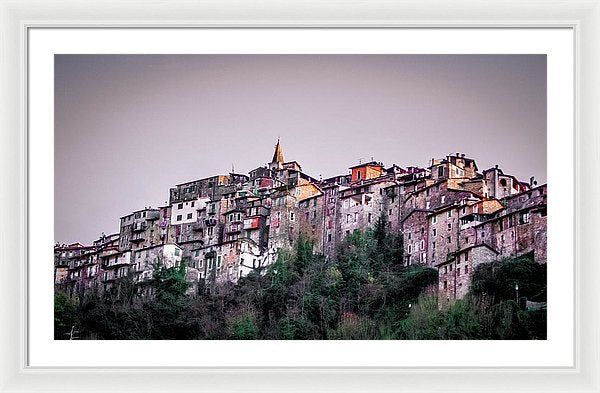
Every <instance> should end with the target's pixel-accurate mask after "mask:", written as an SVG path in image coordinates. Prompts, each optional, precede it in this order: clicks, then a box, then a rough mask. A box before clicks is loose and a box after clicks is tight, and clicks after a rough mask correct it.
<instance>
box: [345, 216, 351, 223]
mask: <svg viewBox="0 0 600 393" xmlns="http://www.w3.org/2000/svg"><path fill="white" fill-rule="evenodd" d="M350 217H352V216H351V215H350V214H346V224H348V223H349V222H350Z"/></svg>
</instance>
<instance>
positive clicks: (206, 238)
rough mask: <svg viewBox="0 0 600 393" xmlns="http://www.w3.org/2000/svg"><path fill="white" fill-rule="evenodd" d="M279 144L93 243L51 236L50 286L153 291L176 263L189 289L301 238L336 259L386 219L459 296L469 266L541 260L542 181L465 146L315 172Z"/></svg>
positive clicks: (257, 268) (414, 255) (222, 278)
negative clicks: (433, 155)
mask: <svg viewBox="0 0 600 393" xmlns="http://www.w3.org/2000/svg"><path fill="white" fill-rule="evenodd" d="M283 157H284V156H283V150H282V147H281V144H280V142H279V141H277V144H276V146H275V151H274V154H273V158H272V159H271V162H269V163H267V164H266V165H264V166H261V167H258V168H255V169H253V170H251V171H250V172H249V174H248V175H246V174H239V173H230V174H228V175H217V176H211V177H207V178H203V179H200V180H194V181H190V182H187V183H183V184H178V185H176V186H174V187H173V188H171V189H170V190H169V203H168V204H167V205H165V206H160V207H157V208H152V207H145V208H144V209H141V210H138V211H135V212H132V213H130V214H127V215H125V216H123V217H121V218H120V222H119V232H118V233H114V234H111V235H105V234H102V236H101V237H100V238H99V239H98V240H96V241H95V242H94V243H93V244H92V245H89V246H85V245H82V244H79V243H75V244H70V245H66V244H57V245H56V246H55V248H54V252H55V262H54V267H55V269H54V271H55V275H54V282H55V287H56V289H57V290H60V291H64V292H66V293H68V294H70V295H72V296H81V295H82V294H83V293H84V292H85V291H88V290H91V289H95V290H99V291H106V290H108V289H110V288H112V287H116V288H118V287H119V283H120V282H122V280H123V279H124V278H128V279H130V280H133V283H134V284H135V285H137V286H139V291H138V293H140V295H141V296H148V297H149V296H152V286H151V285H150V284H151V283H152V279H153V278H152V277H153V272H154V271H155V269H157V268H158V267H159V266H166V267H172V266H177V265H179V264H180V263H182V262H183V263H185V268H186V276H187V279H188V281H189V282H190V283H191V284H192V285H191V286H190V289H189V292H190V294H192V295H194V294H197V293H199V291H207V292H210V291H211V290H212V289H213V288H214V286H215V285H218V284H222V283H226V282H230V283H234V284H235V283H237V281H238V280H239V279H240V278H242V277H244V276H246V275H248V274H250V273H252V272H256V273H259V274H261V273H264V272H265V269H266V268H267V267H268V266H269V265H271V264H273V263H274V262H275V261H276V260H277V256H278V252H279V250H281V249H289V248H291V247H293V245H294V243H295V242H296V240H297V239H298V237H299V236H301V235H304V236H306V237H308V238H310V239H311V240H312V241H313V244H314V251H315V252H316V253H321V254H323V255H325V256H326V258H329V259H333V258H335V257H336V251H337V249H338V247H339V245H340V244H341V243H342V242H343V241H344V239H345V238H346V237H347V236H349V235H350V234H351V233H353V232H354V231H356V230H365V229H367V228H370V227H372V226H373V225H374V223H375V222H376V221H377V220H378V219H379V217H382V216H383V217H385V218H386V220H387V225H388V227H389V229H390V230H391V231H393V232H394V233H401V234H402V235H403V239H404V261H403V263H404V264H405V265H412V264H424V265H427V266H430V267H433V268H435V269H437V270H438V274H439V288H438V295H439V297H440V298H441V299H444V300H448V301H451V300H454V299H458V298H461V297H463V296H464V295H465V294H466V292H467V290H468V287H469V284H470V281H471V277H472V274H473V271H474V269H475V268H476V267H477V265H478V264H481V263H487V262H490V261H493V260H496V259H500V258H504V257H516V256H521V255H531V256H532V257H533V258H534V259H535V260H536V261H537V262H538V263H546V224H547V217H546V214H547V213H546V212H547V210H546V203H547V187H546V185H537V184H536V182H535V181H534V179H533V178H530V179H529V181H528V182H521V181H519V180H518V179H517V178H516V177H514V176H512V175H508V174H505V173H504V172H503V171H502V170H501V169H500V168H498V166H497V165H496V166H495V167H493V168H490V169H486V170H483V171H481V172H480V171H479V169H478V167H477V164H476V163H475V161H474V160H473V159H471V158H467V157H465V155H464V154H458V153H457V154H453V155H448V156H446V157H445V158H443V159H431V161H430V162H429V165H428V166H427V167H426V168H421V167H413V166H410V167H406V168H401V167H399V166H397V165H392V166H390V167H388V168H386V167H385V166H384V165H383V163H381V162H376V161H370V162H366V163H360V164H358V165H355V166H352V167H350V168H349V171H348V174H345V175H339V176H334V177H331V178H327V179H315V178H313V177H311V176H309V175H308V174H306V173H304V172H303V171H302V167H301V166H300V164H299V163H298V162H296V161H287V162H286V161H285V160H284V158H283Z"/></svg>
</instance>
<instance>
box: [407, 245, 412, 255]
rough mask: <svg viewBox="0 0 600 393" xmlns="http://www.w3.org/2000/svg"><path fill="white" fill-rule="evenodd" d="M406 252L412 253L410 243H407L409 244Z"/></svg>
mask: <svg viewBox="0 0 600 393" xmlns="http://www.w3.org/2000/svg"><path fill="white" fill-rule="evenodd" d="M408 253H409V254H410V253H412V244H409V245H408Z"/></svg>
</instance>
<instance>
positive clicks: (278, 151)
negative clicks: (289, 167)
mask: <svg viewBox="0 0 600 393" xmlns="http://www.w3.org/2000/svg"><path fill="white" fill-rule="evenodd" d="M271 162H272V163H274V162H278V163H282V164H283V152H282V151H281V144H279V138H277V145H276V146H275V153H274V154H273V160H272V161H271Z"/></svg>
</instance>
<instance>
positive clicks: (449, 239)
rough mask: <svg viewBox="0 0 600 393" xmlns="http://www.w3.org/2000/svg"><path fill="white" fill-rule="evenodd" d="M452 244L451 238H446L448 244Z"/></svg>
mask: <svg viewBox="0 0 600 393" xmlns="http://www.w3.org/2000/svg"><path fill="white" fill-rule="evenodd" d="M450 243H452V237H451V236H448V244H450Z"/></svg>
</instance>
